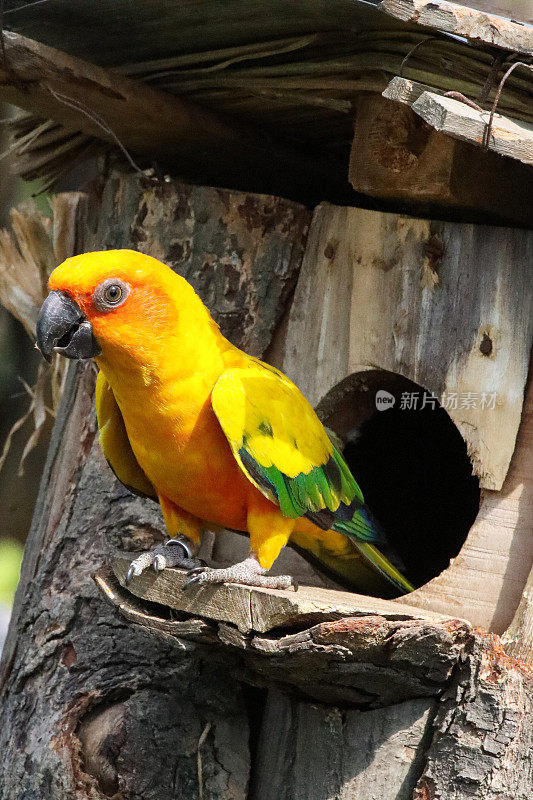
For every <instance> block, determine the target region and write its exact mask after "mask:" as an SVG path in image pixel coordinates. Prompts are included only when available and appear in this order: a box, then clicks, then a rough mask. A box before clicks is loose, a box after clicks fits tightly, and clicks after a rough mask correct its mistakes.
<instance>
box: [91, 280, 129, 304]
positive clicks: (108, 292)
mask: <svg viewBox="0 0 533 800" xmlns="http://www.w3.org/2000/svg"><path fill="white" fill-rule="evenodd" d="M129 293H130V287H129V286H128V284H127V283H124V281H121V280H119V279H118V278H109V279H108V280H107V281H104V282H103V283H101V284H100V286H97V287H96V289H95V290H94V292H93V302H94V305H95V306H96V308H97V309H98V311H112V310H113V309H114V308H117V306H121V305H122V303H123V302H124V301H125V300H126V298H127V296H128V294H129Z"/></svg>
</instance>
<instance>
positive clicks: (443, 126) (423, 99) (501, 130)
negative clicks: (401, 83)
mask: <svg viewBox="0 0 533 800" xmlns="http://www.w3.org/2000/svg"><path fill="white" fill-rule="evenodd" d="M411 108H412V109H413V111H414V112H415V113H416V114H418V116H419V117H421V118H422V119H423V120H425V121H426V122H427V123H428V125H431V127H432V128H435V130H436V131H440V132H442V133H445V134H447V135H448V136H453V137H455V138H456V139H461V140H462V141H464V142H470V143H472V144H476V145H482V144H483V143H484V141H485V136H486V139H487V146H488V148H489V150H493V151H494V152H495V153H498V154H499V155H501V156H508V157H509V158H514V159H517V160H518V161H522V162H523V163H524V164H529V165H531V164H533V125H531V124H529V123H528V122H521V121H519V120H513V119H509V118H508V117H503V116H502V115H501V114H494V117H493V121H492V126H491V129H490V134H488V135H487V132H488V125H489V121H490V111H477V110H476V109H475V108H471V107H470V106H468V105H467V104H466V103H462V102H460V101H459V100H455V99H453V98H452V97H442V96H441V95H438V94H435V93H434V92H424V93H423V94H421V95H420V97H419V98H418V100H415V102H414V103H413V104H412V106H411Z"/></svg>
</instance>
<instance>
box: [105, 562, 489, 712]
mask: <svg viewBox="0 0 533 800" xmlns="http://www.w3.org/2000/svg"><path fill="white" fill-rule="evenodd" d="M128 564H129V559H127V558H122V557H120V558H118V559H117V560H116V561H115V562H114V565H113V570H114V573H115V575H116V576H119V580H120V582H121V583H122V582H123V579H124V574H125V571H126V568H127V565H128ZM150 572H152V574H151V575H150V574H149V573H150ZM115 575H113V572H111V571H110V570H105V569H104V570H101V571H100V572H98V573H97V574H96V575H95V582H96V584H97V586H98V588H99V589H100V591H101V592H102V593H103V595H104V596H105V597H106V599H107V600H109V601H110V602H111V603H112V604H113V605H114V606H115V607H116V608H117V609H118V611H119V613H120V614H121V615H122V616H123V617H125V618H126V619H127V620H129V621H130V622H132V623H135V624H137V625H141V626H142V627H143V628H147V629H150V630H152V632H153V633H156V634H158V635H162V636H168V635H171V636H173V637H178V638H180V639H185V640H187V639H192V640H193V641H196V642H204V643H206V644H210V645H213V644H218V645H219V646H222V647H223V648H224V649H226V650H227V648H230V651H234V650H235V649H237V650H238V651H241V653H242V655H243V656H244V661H243V664H242V669H243V670H244V671H245V672H246V674H249V676H250V679H251V680H252V681H253V682H259V683H260V684H264V683H265V681H266V682H267V683H271V682H272V681H274V682H276V681H280V682H285V683H288V684H289V685H293V686H296V687H298V688H299V690H300V691H302V692H303V693H304V694H306V695H308V696H309V697H312V698H313V699H316V700H321V701H322V702H332V703H335V702H343V703H346V702H348V703H354V704H357V705H363V706H365V707H376V706H382V705H387V704H389V703H392V702H398V700H406V699H408V698H410V697H424V696H435V695H437V694H439V693H440V691H442V688H443V686H444V685H445V684H446V682H447V680H448V679H449V677H450V675H451V672H452V670H453V668H454V666H455V665H456V664H457V663H458V661H459V659H460V657H461V653H462V652H463V649H464V648H465V646H466V644H467V642H468V641H470V640H471V638H472V636H473V635H474V634H473V628H472V626H471V625H470V624H469V623H468V622H465V621H464V620H456V619H452V618H447V617H444V616H441V615H438V614H433V613H431V612H430V613H427V612H424V611H419V610H418V609H411V608H409V607H406V606H400V605H399V604H395V603H393V602H388V601H383V600H379V599H376V598H371V597H363V596H360V595H354V594H348V593H344V592H333V591H330V590H323V589H315V588H312V587H302V588H301V589H300V590H299V591H298V592H289V591H287V592H285V591H274V590H268V589H255V588H253V589H252V588H249V587H245V586H237V585H234V586H228V585H226V586H222V585H221V586H216V587H200V588H199V589H193V590H192V591H191V592H188V591H187V592H183V591H182V588H181V587H182V585H183V583H184V581H185V573H184V572H182V571H181V570H175V569H172V570H165V571H164V572H163V573H161V574H160V575H156V574H155V573H153V571H151V570H150V571H147V572H145V573H144V575H143V576H140V577H138V578H134V579H133V580H132V583H131V589H132V590H133V592H129V591H128V590H125V589H124V588H123V587H122V586H121V584H119V582H118V581H117V579H116V577H115ZM144 576H146V577H144ZM206 595H207V596H206ZM146 601H148V603H147V602H146ZM154 602H157V603H159V604H160V606H159V609H158V610H155V611H154V610H153V609H154V606H151V605H150V604H151V603H154ZM162 605H165V606H167V607H169V608H173V609H179V611H181V612H183V610H186V612H187V613H181V614H180V613H178V614H176V615H175V617H176V618H173V617H172V616H171V617H170V618H168V617H167V618H165V617H164V613H165V612H164V609H163V608H162V607H161V606H162ZM246 605H247V606H248V611H246ZM149 608H151V609H152V610H148V609H149ZM158 612H159V614H161V616H159V615H158ZM193 615H194V616H193ZM250 624H252V625H253V626H254V628H253V629H251V628H250V627H248V628H246V626H247V625H250ZM236 626H237V627H236ZM302 629H303V630H302ZM276 656H277V657H279V658H280V659H281V660H280V661H279V662H277V664H276V666H275V667H274V666H273V664H272V657H276ZM268 657H270V658H268Z"/></svg>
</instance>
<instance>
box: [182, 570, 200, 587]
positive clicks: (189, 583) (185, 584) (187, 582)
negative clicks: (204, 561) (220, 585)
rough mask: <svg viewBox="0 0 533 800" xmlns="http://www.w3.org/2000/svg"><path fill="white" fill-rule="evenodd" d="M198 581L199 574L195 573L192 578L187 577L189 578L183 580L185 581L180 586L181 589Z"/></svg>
mask: <svg viewBox="0 0 533 800" xmlns="http://www.w3.org/2000/svg"><path fill="white" fill-rule="evenodd" d="M189 574H190V573H187V575H189ZM199 581H200V576H199V575H195V577H194V578H189V580H188V581H185V583H184V584H183V586H182V587H181V588H182V591H184V590H185V589H188V588H189V586H194V585H195V584H196V583H199Z"/></svg>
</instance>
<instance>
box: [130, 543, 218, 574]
mask: <svg viewBox="0 0 533 800" xmlns="http://www.w3.org/2000/svg"><path fill="white" fill-rule="evenodd" d="M194 552H195V548H194V544H193V542H191V540H190V539H187V538H186V537H185V536H176V538H175V539H168V540H167V541H166V542H164V544H158V545H157V546H156V547H154V548H153V550H148V551H147V552H146V553H141V555H140V556H137V558H135V559H134V560H133V561H132V562H131V564H130V566H129V569H128V571H127V573H126V581H125V583H126V586H127V585H128V583H129V582H130V581H131V579H132V578H133V576H134V575H135V576H136V575H140V574H141V572H144V570H145V569H147V568H148V567H152V566H153V568H154V569H155V571H156V572H161V571H162V570H164V569H166V568H167V567H183V569H189V570H190V569H193V568H197V567H198V568H201V564H202V562H201V561H200V559H199V558H195V557H194Z"/></svg>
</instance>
